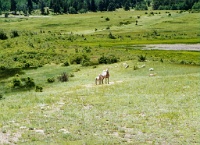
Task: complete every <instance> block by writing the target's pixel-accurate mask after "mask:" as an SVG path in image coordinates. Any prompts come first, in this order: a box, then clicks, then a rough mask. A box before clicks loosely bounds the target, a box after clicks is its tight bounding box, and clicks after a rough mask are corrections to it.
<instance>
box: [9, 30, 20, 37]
mask: <svg viewBox="0 0 200 145" xmlns="http://www.w3.org/2000/svg"><path fill="white" fill-rule="evenodd" d="M18 36H19V32H18V31H17V30H13V31H11V35H10V37H11V38H15V37H18Z"/></svg>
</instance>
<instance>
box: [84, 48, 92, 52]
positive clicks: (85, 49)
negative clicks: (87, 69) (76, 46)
mask: <svg viewBox="0 0 200 145" xmlns="http://www.w3.org/2000/svg"><path fill="white" fill-rule="evenodd" d="M83 52H86V53H90V52H91V47H84V48H83Z"/></svg>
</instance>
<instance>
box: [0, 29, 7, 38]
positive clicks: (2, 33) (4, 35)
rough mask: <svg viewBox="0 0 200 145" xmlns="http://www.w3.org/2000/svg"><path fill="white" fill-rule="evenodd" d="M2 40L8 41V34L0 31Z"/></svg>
mask: <svg viewBox="0 0 200 145" xmlns="http://www.w3.org/2000/svg"><path fill="white" fill-rule="evenodd" d="M0 39H1V40H6V39H8V36H7V34H6V33H5V32H4V31H3V30H0Z"/></svg>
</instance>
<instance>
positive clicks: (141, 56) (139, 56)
mask: <svg viewBox="0 0 200 145" xmlns="http://www.w3.org/2000/svg"><path fill="white" fill-rule="evenodd" d="M138 61H139V62H144V61H146V55H145V56H143V55H138Z"/></svg>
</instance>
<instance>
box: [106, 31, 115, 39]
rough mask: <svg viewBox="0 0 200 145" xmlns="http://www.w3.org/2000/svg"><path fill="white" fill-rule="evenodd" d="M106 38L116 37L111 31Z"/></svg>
mask: <svg viewBox="0 0 200 145" xmlns="http://www.w3.org/2000/svg"><path fill="white" fill-rule="evenodd" d="M108 38H110V39H116V37H115V36H114V35H113V34H112V33H111V32H110V33H109V34H108Z"/></svg>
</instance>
